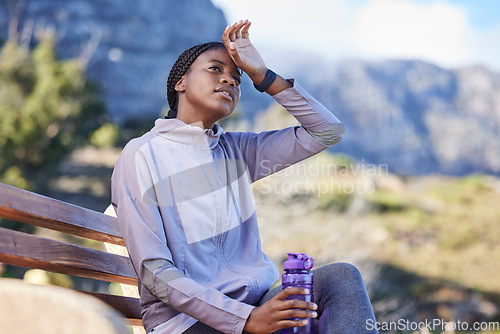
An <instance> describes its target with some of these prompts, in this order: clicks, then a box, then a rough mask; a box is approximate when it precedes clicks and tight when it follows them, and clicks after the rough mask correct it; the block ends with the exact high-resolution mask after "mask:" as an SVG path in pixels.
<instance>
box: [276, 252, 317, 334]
mask: <svg viewBox="0 0 500 334" xmlns="http://www.w3.org/2000/svg"><path fill="white" fill-rule="evenodd" d="M313 266H314V260H313V259H312V258H311V257H309V256H307V255H306V254H304V253H288V260H287V261H285V262H284V263H283V269H284V270H285V273H284V274H283V275H282V285H283V289H286V288H289V287H300V288H304V289H309V292H310V293H309V294H308V295H292V296H289V297H287V299H298V300H304V301H307V302H311V303H314V297H313V273H312V272H311V269H312V267H313ZM293 320H299V319H298V318H294V319H293ZM307 320H308V323H307V325H305V326H302V327H292V328H285V329H282V330H281V333H286V334H289V333H303V334H314V333H315V331H314V330H315V329H314V319H313V318H307Z"/></svg>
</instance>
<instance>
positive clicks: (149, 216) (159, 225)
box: [111, 147, 254, 333]
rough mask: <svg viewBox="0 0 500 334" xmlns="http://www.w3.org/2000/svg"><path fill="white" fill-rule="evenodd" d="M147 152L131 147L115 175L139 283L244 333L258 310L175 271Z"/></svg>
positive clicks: (117, 203)
mask: <svg viewBox="0 0 500 334" xmlns="http://www.w3.org/2000/svg"><path fill="white" fill-rule="evenodd" d="M149 168H150V166H149V165H148V162H147V160H146V158H145V157H144V155H143V154H142V152H141V151H140V150H138V149H136V148H134V147H125V149H124V150H123V152H122V154H121V156H120V158H119V160H118V162H117V164H116V166H115V169H114V171H113V176H112V180H111V181H112V183H111V187H112V203H113V206H114V208H115V210H116V214H117V217H118V221H119V224H120V229H121V232H122V234H123V237H124V240H125V244H126V246H127V250H128V252H129V254H130V258H131V260H132V264H133V266H134V268H135V270H136V272H137V275H138V277H139V281H140V282H141V283H142V284H143V285H144V286H145V287H146V289H147V290H148V291H149V292H150V293H151V294H152V295H153V296H156V297H157V298H158V299H159V300H161V301H163V302H165V303H167V304H169V305H170V306H171V307H172V308H174V309H175V310H177V311H179V312H182V313H185V314H187V315H189V316H191V317H193V318H195V319H197V320H200V321H202V322H203V323H205V324H207V325H209V326H211V327H213V328H215V329H217V330H219V331H221V332H223V333H241V332H242V331H243V327H244V326H245V323H246V320H247V318H248V316H249V315H250V312H251V311H252V310H253V308H254V307H253V306H251V305H248V304H245V303H243V302H240V301H238V300H235V299H232V298H229V297H227V296H226V295H224V294H223V293H221V292H220V291H218V290H216V289H213V288H205V287H203V286H201V285H200V284H198V283H196V282H195V281H194V280H192V279H190V278H188V277H187V276H185V275H184V273H183V272H182V271H180V270H178V269H177V268H176V267H175V263H174V261H173V257H172V254H171V252H170V250H169V247H168V244H167V240H166V236H165V232H164V227H163V219H168V217H162V216H161V215H160V211H159V208H158V204H157V203H158V200H157V199H156V198H155V197H154V196H155V195H154V191H151V187H154V186H155V184H154V182H153V179H152V176H151V173H150V172H149V171H150V169H149Z"/></svg>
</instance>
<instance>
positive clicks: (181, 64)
mask: <svg viewBox="0 0 500 334" xmlns="http://www.w3.org/2000/svg"><path fill="white" fill-rule="evenodd" d="M221 48H222V49H225V47H224V44H222V43H221V42H208V43H204V44H199V45H195V46H193V47H192V48H189V49H187V50H186V51H184V52H183V53H181V55H180V56H179V58H177V60H176V61H175V63H174V65H173V66H172V69H171V70H170V73H169V74H168V79H167V101H168V106H169V107H170V111H169V112H168V115H167V116H166V118H176V117H177V103H178V100H179V98H178V94H177V91H176V90H175V85H176V84H177V83H178V82H179V80H181V78H182V76H183V75H184V74H186V72H187V71H188V69H189V67H190V66H191V64H192V63H194V61H195V60H196V58H198V56H199V55H201V54H202V53H203V52H205V51H207V50H211V49H221Z"/></svg>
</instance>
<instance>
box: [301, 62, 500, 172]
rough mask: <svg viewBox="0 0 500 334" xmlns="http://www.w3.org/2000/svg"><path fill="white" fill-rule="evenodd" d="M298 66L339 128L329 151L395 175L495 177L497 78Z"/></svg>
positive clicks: (425, 69)
mask: <svg viewBox="0 0 500 334" xmlns="http://www.w3.org/2000/svg"><path fill="white" fill-rule="evenodd" d="M317 64H318V63H316V66H314V68H313V67H312V66H311V65H309V67H310V68H305V67H303V66H297V67H296V68H297V69H299V71H300V73H298V74H297V77H298V78H299V79H303V80H301V81H304V85H306V86H307V88H308V89H310V90H311V91H313V92H315V95H316V96H317V97H318V99H319V100H321V102H323V103H324V104H325V105H327V106H328V107H330V108H331V110H334V112H335V113H336V114H337V115H338V116H339V118H340V119H342V121H343V122H344V123H345V124H346V128H347V132H346V135H345V137H344V140H343V141H342V142H341V144H340V145H339V146H338V148H337V149H336V150H337V151H338V150H341V151H343V152H345V153H348V154H350V155H353V156H355V157H356V158H358V159H364V160H365V161H367V162H370V163H377V164H387V165H388V166H389V170H392V171H394V172H397V173H402V174H424V173H432V172H440V173H445V174H452V175H463V174H467V173H471V172H486V173H492V174H497V175H498V174H499V173H500V73H495V72H493V71H490V70H488V69H486V68H484V67H481V66H476V67H468V68H460V69H453V70H449V69H444V68H440V67H438V66H436V65H433V64H428V63H424V62H421V61H400V60H390V61H389V60H388V61H380V62H362V61H355V60H348V61H343V62H340V63H336V64H327V63H325V64H323V65H319V66H318V65H317Z"/></svg>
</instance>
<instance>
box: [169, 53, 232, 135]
mask: <svg viewBox="0 0 500 334" xmlns="http://www.w3.org/2000/svg"><path fill="white" fill-rule="evenodd" d="M240 83H241V72H240V69H239V68H238V67H237V66H236V65H235V64H234V62H233V60H232V59H231V57H230V56H229V54H228V53H227V51H226V50H225V49H220V48H217V49H211V50H208V51H205V52H203V53H202V54H201V55H199V56H198V58H197V59H196V60H195V61H194V62H193V64H191V66H190V67H189V69H188V71H187V72H186V74H184V75H183V77H182V79H181V80H180V81H179V82H178V83H177V85H176V86H175V90H176V91H177V93H178V96H179V104H178V108H177V110H178V114H177V118H178V119H180V120H181V121H184V122H185V123H188V124H192V123H196V122H200V121H201V122H203V125H204V127H205V128H211V127H212V126H213V124H214V123H215V122H216V121H218V120H220V119H222V118H224V117H226V116H229V115H230V114H231V113H232V112H233V111H234V108H235V107H236V105H237V104H238V102H239V100H240V95H241V92H240Z"/></svg>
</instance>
